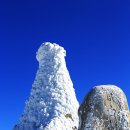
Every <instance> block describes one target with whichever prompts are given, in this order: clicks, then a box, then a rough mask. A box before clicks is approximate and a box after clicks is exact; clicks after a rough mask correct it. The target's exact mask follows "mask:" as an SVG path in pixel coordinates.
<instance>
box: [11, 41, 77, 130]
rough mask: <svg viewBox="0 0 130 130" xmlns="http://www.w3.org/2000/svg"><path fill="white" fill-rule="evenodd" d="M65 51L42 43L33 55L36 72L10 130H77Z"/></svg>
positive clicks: (74, 102) (73, 97) (75, 107)
mask: <svg viewBox="0 0 130 130" xmlns="http://www.w3.org/2000/svg"><path fill="white" fill-rule="evenodd" d="M65 56H66V51H65V50H64V48H63V47H60V46H59V45H57V44H51V43H49V42H46V43H44V44H42V45H41V47H40V48H39V50H38V52H37V56H36V58H37V60H38V61H39V69H38V71H37V74H36V78H35V81H34V83H33V86H32V90H31V94H30V97H29V100H27V101H26V106H25V110H24V113H23V115H22V116H21V118H20V121H19V123H18V124H17V125H16V126H15V127H14V129H13V130H77V127H78V114H77V111H78V107H79V104H78V101H77V99H76V96H75V92H74V88H73V84H72V81H71V79H70V76H69V73H68V70H67V68H66V63H65V58H64V57H65Z"/></svg>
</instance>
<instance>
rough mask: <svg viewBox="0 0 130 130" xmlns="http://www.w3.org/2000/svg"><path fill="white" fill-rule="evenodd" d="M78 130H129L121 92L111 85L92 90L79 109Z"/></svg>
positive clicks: (124, 101)
mask: <svg viewBox="0 0 130 130" xmlns="http://www.w3.org/2000/svg"><path fill="white" fill-rule="evenodd" d="M79 118H80V123H79V130H130V126H129V125H130V124H129V123H130V122H129V109H128V104H127V99H126V96H125V94H124V93H123V91H122V90H121V89H120V88H118V87H116V86H113V85H102V86H97V87H95V88H93V89H92V90H91V91H90V93H89V94H88V95H87V96H86V97H85V99H84V101H83V103H82V105H81V106H80V108H79Z"/></svg>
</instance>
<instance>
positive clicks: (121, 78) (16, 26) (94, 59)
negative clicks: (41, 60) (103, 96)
mask: <svg viewBox="0 0 130 130" xmlns="http://www.w3.org/2000/svg"><path fill="white" fill-rule="evenodd" d="M45 41H50V42H56V43H58V44H60V45H61V46H63V47H64V48H65V49H66V50H67V57H66V61H67V67H68V70H69V72H70V75H71V78H72V80H73V83H74V87H75V90H76V94H77V98H78V100H79V102H80V103H81V102H82V100H83V98H84V96H85V95H86V93H87V92H88V91H89V90H90V89H91V88H92V87H93V86H95V85H100V84H115V85H117V86H119V87H121V88H122V89H123V91H124V92H125V93H126V95H127V98H128V101H129V103H130V94H129V92H130V79H129V78H130V2H129V0H64V1H61V0H55V1H52V0H37V1H35V0H30V1H29V0H26V1H25V0H22V1H18V0H17V1H16V0H12V1H9V0H7V1H6V0H5V1H4V2H2V1H1V3H0V60H1V63H0V71H1V73H0V90H1V92H0V130H12V127H13V125H14V124H15V123H17V121H18V118H19V117H20V115H21V114H22V112H23V109H24V105H25V104H24V102H25V100H26V99H27V98H28V97H29V93H30V89H31V85H32V83H33V80H34V78H35V74H36V71H37V69H38V62H37V61H36V58H35V53H36V51H37V49H38V47H39V46H40V45H41V43H43V42H45Z"/></svg>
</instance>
